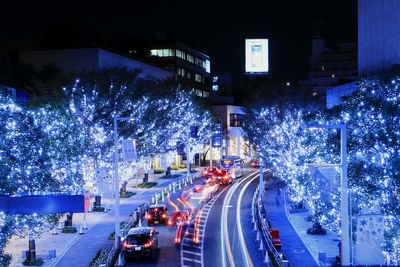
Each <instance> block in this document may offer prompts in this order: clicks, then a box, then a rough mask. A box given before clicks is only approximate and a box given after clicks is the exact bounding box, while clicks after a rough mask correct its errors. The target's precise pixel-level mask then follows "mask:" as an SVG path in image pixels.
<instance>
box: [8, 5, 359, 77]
mask: <svg viewBox="0 0 400 267" xmlns="http://www.w3.org/2000/svg"><path fill="white" fill-rule="evenodd" d="M10 2H11V1H10ZM235 2H236V1H214V3H212V2H207V1H129V2H128V1H125V2H122V1H90V2H89V1H85V2H84V1H81V2H74V1H61V0H60V1H51V2H45V1H29V2H28V1H26V2H25V3H22V1H13V3H12V4H8V5H9V6H8V7H5V6H4V3H3V4H2V5H3V7H2V8H1V10H2V12H1V13H2V14H1V16H0V41H1V40H2V41H4V40H13V39H24V40H31V41H34V42H39V41H40V40H43V36H44V34H45V33H46V32H48V31H49V29H52V28H53V32H54V28H55V29H56V31H58V34H60V35H62V36H64V37H65V40H67V41H68V40H71V42H73V40H72V39H82V40H89V39H91V38H93V37H94V36H97V37H98V36H101V38H103V39H107V40H114V41H118V42H124V41H125V40H129V39H131V38H133V37H135V36H137V35H140V34H147V33H152V32H163V33H167V34H172V35H173V36H174V37H175V38H176V39H178V40H181V41H183V42H186V43H188V44H190V45H192V46H194V47H196V48H198V49H199V50H201V51H204V52H205V53H206V54H209V55H210V57H211V64H212V66H211V68H212V69H211V70H212V72H213V73H218V74H223V73H230V74H232V76H233V77H234V79H235V80H236V79H240V77H241V76H242V75H243V73H244V39H245V38H248V37H250V38H251V37H256V38H263V37H266V38H269V39H270V41H269V42H270V76H271V78H272V79H274V80H276V81H285V80H292V81H293V80H299V79H304V78H306V77H307V72H308V64H309V63H308V60H309V57H310V53H311V37H312V33H313V32H314V31H315V29H321V31H322V34H323V36H324V37H325V38H326V39H327V41H328V43H331V44H335V43H337V42H341V41H346V42H347V41H353V42H354V41H356V40H357V1H356V0H347V1H344V0H343V1H342V0H340V1H338V0H335V1H316V0H314V1H298V0H293V1H281V0H279V1H266V0H265V1H238V3H235ZM60 23H61V24H62V23H63V24H70V25H73V26H72V27H71V29H65V27H64V28H62V27H60V28H59V29H60V30H58V25H60ZM67 28H68V27H67Z"/></svg>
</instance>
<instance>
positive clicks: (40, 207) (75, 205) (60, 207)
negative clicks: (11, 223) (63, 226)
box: [0, 192, 90, 214]
mask: <svg viewBox="0 0 400 267" xmlns="http://www.w3.org/2000/svg"><path fill="white" fill-rule="evenodd" d="M89 206H90V195H89V192H86V193H80V194H76V193H51V194H50V193H49V194H20V195H13V196H1V197H0V209H1V211H2V212H5V213H9V214H33V213H36V214H45V213H67V212H68V213H74V212H76V213H78V212H85V211H87V210H88V209H89Z"/></svg>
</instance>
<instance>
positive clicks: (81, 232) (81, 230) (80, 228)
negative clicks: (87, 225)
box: [79, 224, 85, 235]
mask: <svg viewBox="0 0 400 267" xmlns="http://www.w3.org/2000/svg"><path fill="white" fill-rule="evenodd" d="M84 233H85V231H84V230H83V225H82V224H81V226H80V227H79V234H80V235H83V234H84Z"/></svg>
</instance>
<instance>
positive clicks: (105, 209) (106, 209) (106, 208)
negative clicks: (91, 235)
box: [104, 205, 108, 213]
mask: <svg viewBox="0 0 400 267" xmlns="http://www.w3.org/2000/svg"><path fill="white" fill-rule="evenodd" d="M107 211H108V205H106V206H105V207H104V213H107Z"/></svg>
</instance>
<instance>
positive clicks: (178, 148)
mask: <svg viewBox="0 0 400 267" xmlns="http://www.w3.org/2000/svg"><path fill="white" fill-rule="evenodd" d="M176 152H177V153H178V155H180V156H183V155H185V143H183V142H181V141H178V142H176Z"/></svg>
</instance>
